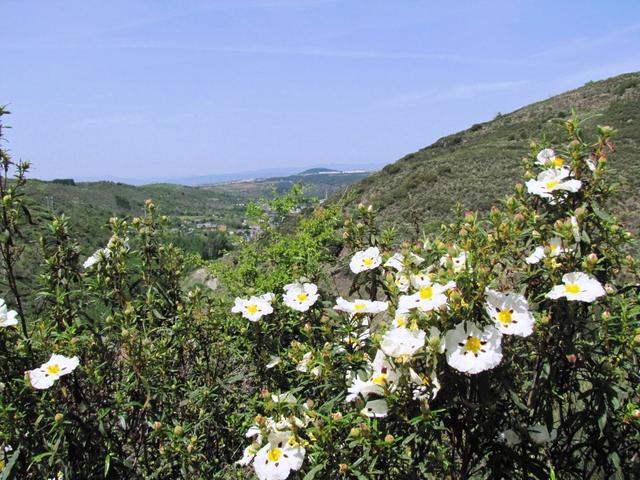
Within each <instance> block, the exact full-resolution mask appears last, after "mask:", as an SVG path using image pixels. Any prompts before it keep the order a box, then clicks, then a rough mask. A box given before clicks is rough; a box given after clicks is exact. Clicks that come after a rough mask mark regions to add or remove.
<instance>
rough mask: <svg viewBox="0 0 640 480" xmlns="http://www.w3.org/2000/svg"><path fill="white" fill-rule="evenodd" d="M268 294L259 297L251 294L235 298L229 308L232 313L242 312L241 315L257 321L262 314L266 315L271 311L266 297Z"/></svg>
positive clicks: (271, 308)
mask: <svg viewBox="0 0 640 480" xmlns="http://www.w3.org/2000/svg"><path fill="white" fill-rule="evenodd" d="M269 295H273V294H266V295H262V296H260V297H256V296H252V297H251V298H249V299H246V298H239V297H237V298H236V303H235V305H234V306H233V308H232V309H231V312H233V313H242V316H243V317H244V318H246V319H247V320H249V321H251V322H257V321H258V320H260V318H261V317H262V316H263V315H268V314H270V313H272V312H273V307H272V306H271V302H270V301H269V300H267V299H266V298H271V297H267V296H269Z"/></svg>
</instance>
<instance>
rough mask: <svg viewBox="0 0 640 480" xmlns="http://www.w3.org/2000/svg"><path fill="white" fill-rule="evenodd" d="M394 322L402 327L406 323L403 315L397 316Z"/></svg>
mask: <svg viewBox="0 0 640 480" xmlns="http://www.w3.org/2000/svg"><path fill="white" fill-rule="evenodd" d="M396 323H397V324H398V326H399V327H404V326H405V325H406V324H407V319H406V318H405V317H398V318H397V319H396Z"/></svg>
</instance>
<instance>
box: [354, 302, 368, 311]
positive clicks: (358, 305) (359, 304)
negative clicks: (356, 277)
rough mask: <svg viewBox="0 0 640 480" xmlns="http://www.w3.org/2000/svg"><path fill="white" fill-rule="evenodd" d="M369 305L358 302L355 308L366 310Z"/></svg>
mask: <svg viewBox="0 0 640 480" xmlns="http://www.w3.org/2000/svg"><path fill="white" fill-rule="evenodd" d="M366 307H367V306H366V305H365V304H364V303H356V304H355V305H354V306H353V308H354V309H356V311H358V312H359V311H361V310H364V309H365V308H366Z"/></svg>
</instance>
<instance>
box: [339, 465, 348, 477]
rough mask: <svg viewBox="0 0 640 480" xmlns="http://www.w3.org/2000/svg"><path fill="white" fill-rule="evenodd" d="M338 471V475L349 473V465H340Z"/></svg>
mask: <svg viewBox="0 0 640 480" xmlns="http://www.w3.org/2000/svg"><path fill="white" fill-rule="evenodd" d="M338 471H339V472H340V475H346V474H347V472H348V471H349V465H347V464H346V463H341V464H340V466H339V467H338Z"/></svg>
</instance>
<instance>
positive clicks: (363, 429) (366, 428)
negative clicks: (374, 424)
mask: <svg viewBox="0 0 640 480" xmlns="http://www.w3.org/2000/svg"><path fill="white" fill-rule="evenodd" d="M360 433H361V434H362V436H363V437H368V436H369V435H370V434H371V429H370V428H369V425H367V424H366V423H361V424H360Z"/></svg>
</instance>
